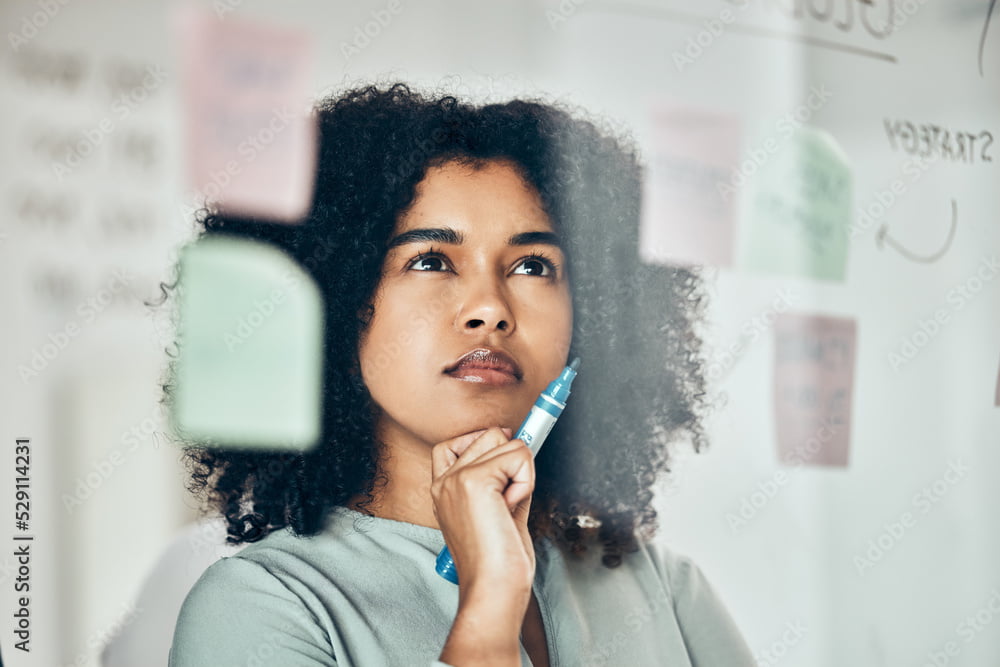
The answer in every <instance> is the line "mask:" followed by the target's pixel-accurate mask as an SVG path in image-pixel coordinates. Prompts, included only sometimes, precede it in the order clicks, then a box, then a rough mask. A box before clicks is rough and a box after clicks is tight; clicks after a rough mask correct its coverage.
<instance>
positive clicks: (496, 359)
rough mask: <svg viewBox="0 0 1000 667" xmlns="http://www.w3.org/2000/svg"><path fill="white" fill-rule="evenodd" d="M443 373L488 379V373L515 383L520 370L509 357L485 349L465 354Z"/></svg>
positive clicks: (502, 353) (496, 351) (477, 349)
mask: <svg viewBox="0 0 1000 667" xmlns="http://www.w3.org/2000/svg"><path fill="white" fill-rule="evenodd" d="M444 372H445V373H447V374H448V375H451V376H455V377H459V376H463V377H464V376H468V377H469V378H472V377H479V378H486V377H490V376H489V375H488V373H491V372H492V373H494V374H500V375H504V376H508V377H511V378H513V380H514V381H515V382H517V381H520V379H521V369H520V368H519V367H518V365H517V362H516V361H514V359H513V358H512V357H511V356H510V355H508V354H507V353H505V352H501V351H500V350H491V349H489V348H485V347H480V348H476V349H475V350H471V351H469V352H466V353H465V354H463V355H462V356H461V357H459V359H458V361H456V362H455V363H454V364H452V365H451V366H449V367H448V368H446V369H445V370H444ZM480 381H483V380H480Z"/></svg>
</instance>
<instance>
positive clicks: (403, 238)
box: [387, 227, 562, 250]
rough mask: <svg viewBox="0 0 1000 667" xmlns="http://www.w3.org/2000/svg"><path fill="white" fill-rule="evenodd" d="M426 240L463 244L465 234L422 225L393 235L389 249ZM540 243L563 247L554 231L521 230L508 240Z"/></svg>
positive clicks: (513, 243)
mask: <svg viewBox="0 0 1000 667" xmlns="http://www.w3.org/2000/svg"><path fill="white" fill-rule="evenodd" d="M425 242H431V243H447V244H450V245H461V244H462V243H464V242H465V236H464V235H463V234H462V232H459V231H456V230H454V229H452V228H450V227H421V228H419V229H410V230H407V231H405V232H402V233H401V234H397V235H396V236H394V237H392V239H390V241H389V244H388V248H387V249H389V250H391V249H392V248H395V247H397V246H401V245H406V244H408V243H425ZM539 243H541V244H545V245H553V246H556V247H557V248H561V247H562V243H561V242H560V240H559V235H558V234H555V233H554V232H521V233H520V234H514V235H513V236H511V237H510V238H509V239H508V240H507V245H513V246H521V245H535V244H539Z"/></svg>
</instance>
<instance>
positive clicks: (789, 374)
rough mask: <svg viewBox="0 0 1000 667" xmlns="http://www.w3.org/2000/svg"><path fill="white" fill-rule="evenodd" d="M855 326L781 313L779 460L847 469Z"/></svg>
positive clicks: (777, 333)
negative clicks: (845, 467)
mask: <svg viewBox="0 0 1000 667" xmlns="http://www.w3.org/2000/svg"><path fill="white" fill-rule="evenodd" d="M856 329H857V327H856V324H855V321H854V320H853V319H846V318H840V317H823V316H813V315H797V314H788V313H786V314H781V315H778V316H777V317H776V318H775V322H774V413H775V421H776V432H777V440H778V443H777V444H778V459H779V460H780V461H781V462H782V463H787V464H790V465H801V464H813V465H827V466H846V465H847V459H848V449H849V444H850V435H851V395H852V393H853V388H854V359H855V351H856Z"/></svg>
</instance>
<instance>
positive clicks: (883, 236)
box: [875, 199, 958, 264]
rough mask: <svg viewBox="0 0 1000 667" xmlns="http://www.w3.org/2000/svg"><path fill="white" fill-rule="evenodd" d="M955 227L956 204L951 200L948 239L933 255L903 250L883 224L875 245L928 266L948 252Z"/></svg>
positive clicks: (877, 234) (887, 227)
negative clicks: (888, 248)
mask: <svg viewBox="0 0 1000 667" xmlns="http://www.w3.org/2000/svg"><path fill="white" fill-rule="evenodd" d="M957 227H958V202H956V201H955V200H954V199H952V200H951V229H950V230H949V231H948V238H947V239H945V242H944V247H942V248H941V249H940V250H938V251H937V252H936V253H934V254H933V255H926V256H923V257H922V256H920V255H917V254H915V253H912V252H910V251H909V250H907V249H906V248H904V247H903V246H902V245H901V244H900V242H899V241H897V240H896V239H894V238H892V237H891V236H889V225H886V224H883V225H882V226H881V227H879V229H878V232H877V233H876V234H875V243H876V244H877V245H878V247H879V249H880V250H881V248H882V244H883V243H884V244H886V245H888V246H890V247H892V248H894V249H895V250H896V252H898V253H899V254H900V255H902V256H903V257H905V258H907V259H910V260H913V261H914V262H924V263H927V264H930V263H932V262H936V261H938V260H939V259H941V258H942V257H944V254H945V253H946V252H948V248H950V247H951V242H952V241H953V240H954V238H955V229H957Z"/></svg>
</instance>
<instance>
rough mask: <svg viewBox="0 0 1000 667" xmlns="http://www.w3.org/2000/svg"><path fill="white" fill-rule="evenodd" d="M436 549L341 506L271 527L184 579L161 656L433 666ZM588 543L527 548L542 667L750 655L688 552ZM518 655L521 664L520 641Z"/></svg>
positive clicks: (440, 611)
mask: <svg viewBox="0 0 1000 667" xmlns="http://www.w3.org/2000/svg"><path fill="white" fill-rule="evenodd" d="M443 546H444V539H443V538H442V536H441V532H440V531H439V530H435V529H432V528H427V527H424V526H417V525H414V524H410V523H403V522H399V521H391V520H389V519H379V518H372V517H368V516H365V515H363V514H360V513H358V512H354V511H352V510H347V509H338V510H336V511H334V512H333V513H332V514H331V515H330V519H329V522H328V524H327V526H326V529H325V530H324V531H323V532H322V533H320V534H319V535H317V536H315V537H309V538H303V537H297V536H295V535H294V534H292V533H291V532H290V531H289V530H287V529H286V530H281V531H278V532H275V533H272V534H270V535H268V536H267V537H266V538H264V539H263V540H261V541H260V542H257V543H255V544H252V545H250V546H248V547H247V548H246V549H244V550H243V551H241V552H240V553H238V554H237V555H234V556H231V557H229V558H223V559H222V560H220V561H218V562H216V563H215V564H214V565H212V566H211V567H209V568H208V570H206V571H205V573H204V574H203V575H202V577H201V578H200V579H199V580H198V582H197V583H196V584H195V586H194V588H193V589H192V590H191V592H190V593H189V594H188V596H187V599H186V600H185V602H184V605H183V607H182V608H181V612H180V616H179V617H178V621H177V627H176V630H175V632H174V640H173V646H172V648H171V651H170V665H171V667H204V666H206V665H212V666H213V667H228V666H230V665H232V666H236V665H240V666H241V667H253V666H254V665H280V666H281V667H318V666H319V665H337V666H340V667H348V666H351V665H357V666H360V667H375V666H378V665H392V666H394V667H395V666H400V665H407V666H409V665H418V666H419V665H435V664H437V665H440V664H442V663H438V662H436V660H437V657H438V655H439V654H440V652H441V648H442V647H443V646H444V643H445V639H446V638H447V636H448V631H449V630H450V628H451V624H452V620H453V619H454V617H455V612H456V609H457V607H458V587H457V586H455V585H454V584H452V583H449V582H448V581H446V580H444V579H442V578H441V577H440V576H438V574H437V573H436V572H435V571H434V559H435V557H436V556H437V553H438V551H440V550H441V548H442V547H443ZM599 551H600V550H599V549H590V550H588V553H587V554H586V555H584V557H582V558H577V557H571V556H566V555H564V554H563V553H562V552H560V551H559V550H558V549H557V548H555V547H554V546H552V545H551V544H550V543H548V542H546V541H543V542H542V543H541V545H540V546H539V547H538V548H537V550H536V552H537V568H536V574H535V582H534V592H535V596H536V598H537V599H538V604H539V607H540V609H541V614H542V621H543V624H544V627H545V635H546V638H547V641H548V650H549V663H550V664H551V665H552V666H553V667H555V666H557V665H565V666H572V667H578V666H583V665H629V666H630V667H633V666H641V665H657V666H663V665H668V666H670V667H688V666H694V667H742V666H743V665H747V666H749V665H754V664H755V662H754V659H753V656H752V655H751V653H750V651H749V649H748V648H747V646H746V644H745V642H744V641H743V638H742V637H741V636H740V633H739V631H738V630H737V628H736V626H735V625H734V623H733V621H732V619H731V618H730V616H729V614H728V613H727V612H726V610H725V608H724V607H723V605H722V603H721V602H720V600H719V598H718V597H717V596H716V594H715V593H714V591H713V590H712V588H711V586H710V585H709V583H708V581H707V580H706V579H705V577H704V575H703V574H702V573H701V571H700V570H699V569H698V567H697V566H696V565H694V563H692V562H691V561H690V560H689V559H687V558H685V557H683V556H679V555H676V554H674V553H673V552H671V551H669V550H667V549H664V548H662V547H658V546H655V545H652V544H650V545H646V546H644V547H642V548H641V549H640V550H639V551H638V552H636V553H632V554H628V555H626V556H625V558H624V561H623V562H622V564H621V565H620V566H619V567H617V568H614V569H609V568H606V567H604V566H603V565H601V562H600V553H598V552H599ZM591 552H593V553H591ZM521 661H522V663H523V664H524V665H530V664H531V662H530V660H529V658H528V655H527V653H526V652H525V651H524V649H523V648H522V650H521Z"/></svg>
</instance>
